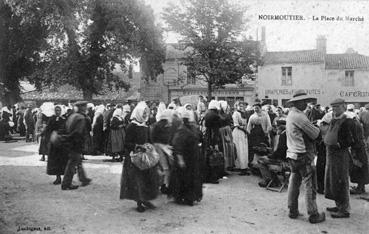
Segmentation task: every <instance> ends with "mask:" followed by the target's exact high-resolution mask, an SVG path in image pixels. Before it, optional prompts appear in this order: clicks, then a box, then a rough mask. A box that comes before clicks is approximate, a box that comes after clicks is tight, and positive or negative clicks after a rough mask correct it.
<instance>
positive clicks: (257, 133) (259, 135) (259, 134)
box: [248, 124, 269, 162]
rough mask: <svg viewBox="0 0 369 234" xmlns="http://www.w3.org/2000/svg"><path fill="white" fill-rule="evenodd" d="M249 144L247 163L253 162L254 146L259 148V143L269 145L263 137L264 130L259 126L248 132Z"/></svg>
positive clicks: (266, 138) (265, 137)
mask: <svg viewBox="0 0 369 234" xmlns="http://www.w3.org/2000/svg"><path fill="white" fill-rule="evenodd" d="M248 142H249V162H252V161H253V160H254V153H255V152H254V150H253V147H254V146H259V145H260V144H261V143H264V144H267V145H269V142H268V137H267V136H265V133H264V130H263V128H262V127H261V125H260V124H259V125H255V126H254V128H253V129H251V131H250V135H249V137H248Z"/></svg>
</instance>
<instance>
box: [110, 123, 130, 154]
mask: <svg viewBox="0 0 369 234" xmlns="http://www.w3.org/2000/svg"><path fill="white" fill-rule="evenodd" d="M125 137H126V132H125V131H124V128H119V129H112V130H110V137H109V140H110V144H109V146H110V147H111V149H110V150H109V152H112V153H122V152H123V151H124V139H125Z"/></svg>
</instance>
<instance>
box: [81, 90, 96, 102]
mask: <svg viewBox="0 0 369 234" xmlns="http://www.w3.org/2000/svg"><path fill="white" fill-rule="evenodd" d="M82 92H83V100H85V101H89V102H92V96H93V94H92V92H91V91H90V90H82Z"/></svg>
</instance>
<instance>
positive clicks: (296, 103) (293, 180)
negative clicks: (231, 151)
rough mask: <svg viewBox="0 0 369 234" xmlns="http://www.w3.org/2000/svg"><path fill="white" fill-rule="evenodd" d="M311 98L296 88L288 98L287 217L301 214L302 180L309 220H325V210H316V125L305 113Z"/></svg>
mask: <svg viewBox="0 0 369 234" xmlns="http://www.w3.org/2000/svg"><path fill="white" fill-rule="evenodd" d="M311 100H312V98H310V97H308V96H307V94H306V93H305V91H303V90H298V91H296V93H295V94H294V95H293V98H292V99H290V100H289V101H288V103H289V104H290V106H292V107H291V109H290V112H289V114H288V116H287V120H286V135H287V147H288V150H287V158H288V160H289V163H290V167H291V176H290V181H289V185H288V208H289V217H290V218H291V219H296V218H297V217H298V216H300V213H299V210H298V198H299V193H300V186H301V182H303V183H304V185H305V193H306V194H305V199H306V201H305V203H306V206H307V212H308V214H309V222H310V223H320V222H323V221H325V214H324V212H322V213H319V212H318V207H317V204H316V190H315V187H316V185H315V183H316V179H315V177H316V172H315V168H314V167H313V166H312V162H313V160H314V157H315V142H314V141H315V140H316V139H317V138H318V137H319V132H320V130H319V128H318V127H316V126H314V125H313V124H312V123H311V122H310V121H309V119H308V118H307V116H306V115H305V113H304V110H305V109H306V107H307V103H309V102H310V101H311Z"/></svg>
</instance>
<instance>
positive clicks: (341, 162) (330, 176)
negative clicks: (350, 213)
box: [324, 146, 350, 201]
mask: <svg viewBox="0 0 369 234" xmlns="http://www.w3.org/2000/svg"><path fill="white" fill-rule="evenodd" d="M326 148H327V162H326V167H325V186H324V187H325V190H324V194H325V197H326V198H328V199H330V200H334V201H346V200H348V198H347V197H346V196H347V195H348V194H349V193H348V192H347V191H348V190H349V189H350V188H349V165H350V153H349V151H348V149H347V148H346V149H338V148H337V147H331V146H327V147H326Z"/></svg>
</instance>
